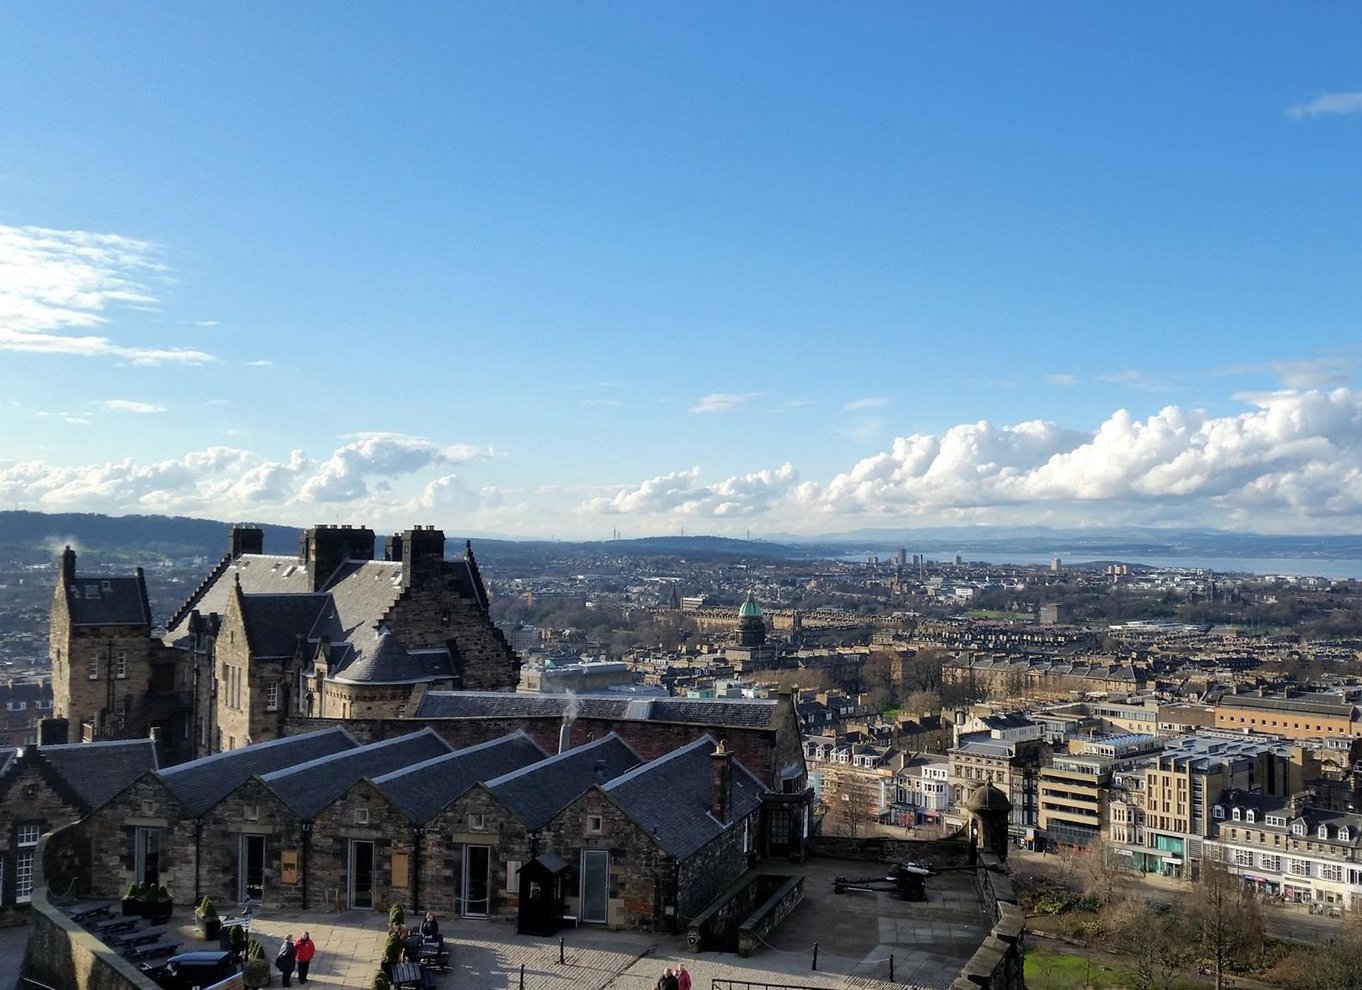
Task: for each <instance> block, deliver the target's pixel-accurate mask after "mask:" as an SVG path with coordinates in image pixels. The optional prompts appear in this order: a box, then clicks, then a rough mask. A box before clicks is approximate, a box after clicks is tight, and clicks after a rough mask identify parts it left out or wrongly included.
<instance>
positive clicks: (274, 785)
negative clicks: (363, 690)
mask: <svg viewBox="0 0 1362 990" xmlns="http://www.w3.org/2000/svg"><path fill="white" fill-rule="evenodd" d="M450 752H451V749H450V746H449V744H448V743H447V742H445V741H444V740H443V739H441V738H440V737H439V736H438V735H436V734H435V731H434V730H433V729H422V730H420V731H419V732H409V733H407V734H406V735H404V736H397V737H396V738H393V739H385V740H383V741H382V742H376V743H370V744H369V745H367V746H358V747H356V748H354V749H349V750H343V751H341V752H339V753H332V754H330V755H328V756H321V757H318V758H317V759H315V760H310V761H308V762H307V763H300V764H297V765H295V766H290V767H286V768H284V769H282V770H275V771H273V772H271V773H266V774H262V775H261V779H262V780H264V781H265V783H266V784H268V785H269V786H270V789H271V790H273V791H274V792H275V793H276V794H278V795H279V797H280V799H281V800H282V801H283V802H284V803H285V804H286V805H288V806H289V807H290V808H292V809H293V811H294V812H296V813H297V815H298V816H299V817H300V818H302V819H303V820H304V821H311V820H312V819H313V818H315V817H316V816H317V815H318V814H319V813H320V812H321V811H322V810H323V809H324V808H325V807H326V806H327V805H328V804H330V803H331V802H332V801H334V800H336V798H338V797H340V796H341V795H342V794H344V793H345V791H346V789H347V788H349V787H350V786H351V785H352V784H354V783H356V782H357V781H360V780H363V779H364V778H365V777H368V778H369V779H370V780H373V779H374V778H375V777H381V776H383V775H384V774H388V773H392V772H393V771H394V770H400V769H403V768H405V767H410V766H411V765H412V764H414V763H421V762H424V761H425V760H429V759H432V758H434V757H437V756H444V755H447V754H448V753H450Z"/></svg>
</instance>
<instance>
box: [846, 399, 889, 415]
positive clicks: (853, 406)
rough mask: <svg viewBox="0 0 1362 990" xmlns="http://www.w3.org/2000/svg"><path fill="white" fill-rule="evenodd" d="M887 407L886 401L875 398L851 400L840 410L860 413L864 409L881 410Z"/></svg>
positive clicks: (887, 402) (887, 401)
mask: <svg viewBox="0 0 1362 990" xmlns="http://www.w3.org/2000/svg"><path fill="white" fill-rule="evenodd" d="M887 405H889V400H888V399H877V398H865V399H852V400H851V401H850V402H848V403H847V404H846V405H844V406H843V407H842V409H843V410H844V411H846V412H861V411H862V410H865V409H883V408H884V407H885V406H887Z"/></svg>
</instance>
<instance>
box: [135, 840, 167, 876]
mask: <svg viewBox="0 0 1362 990" xmlns="http://www.w3.org/2000/svg"><path fill="white" fill-rule="evenodd" d="M135 858H136V863H135V866H134V869H135V871H136V877H137V881H138V882H139V883H144V884H147V883H151V884H159V883H160V882H161V830H160V829H159V828H142V827H140V826H139V827H138V829H137V848H136V857H135Z"/></svg>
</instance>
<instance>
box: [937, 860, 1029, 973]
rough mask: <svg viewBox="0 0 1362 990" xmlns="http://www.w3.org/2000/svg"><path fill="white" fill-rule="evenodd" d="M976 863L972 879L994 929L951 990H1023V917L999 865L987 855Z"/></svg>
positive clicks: (1007, 878) (1024, 948)
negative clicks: (976, 868) (976, 885)
mask: <svg viewBox="0 0 1362 990" xmlns="http://www.w3.org/2000/svg"><path fill="white" fill-rule="evenodd" d="M979 860H980V868H979V870H978V872H977V873H976V875H975V879H976V882H977V884H978V889H979V897H980V899H981V900H982V901H983V903H984V906H985V908H986V910H987V911H989V912H990V913H991V914H992V917H993V919H994V920H993V928H992V930H990V931H989V933H988V935H987V936H986V937H985V938H984V941H983V942H982V943H981V944H980V946H979V948H978V949H977V950H976V951H975V953H974V955H973V956H972V957H971V958H970V961H969V962H967V963H966V964H965V966H964V968H963V969H961V970H960V974H959V975H958V976H957V977H956V978H955V982H954V983H952V984H951V990H980V988H983V990H1025V988H1026V979H1025V974H1024V971H1023V970H1024V961H1025V955H1026V915H1025V913H1024V912H1023V911H1022V909H1021V907H1020V906H1018V904H1017V896H1016V893H1015V891H1014V890H1013V888H1012V880H1011V878H1009V877H1008V875H1007V874H1006V873H1005V872H1003V866H1002V863H1001V861H999V860H998V858H997V857H995V856H992V855H990V854H988V853H983V854H981V855H980V857H979Z"/></svg>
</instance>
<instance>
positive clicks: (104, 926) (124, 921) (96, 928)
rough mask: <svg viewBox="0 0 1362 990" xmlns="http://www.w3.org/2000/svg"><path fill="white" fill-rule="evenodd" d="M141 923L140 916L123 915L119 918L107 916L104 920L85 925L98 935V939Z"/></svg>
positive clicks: (127, 930)
mask: <svg viewBox="0 0 1362 990" xmlns="http://www.w3.org/2000/svg"><path fill="white" fill-rule="evenodd" d="M141 923H142V919H141V918H137V917H132V916H124V917H121V918H107V919H105V920H104V921H96V922H95V923H94V924H92V925H88V926H87V927H88V928H89V929H90V931H92V932H94V933H95V934H96V935H98V936H99V937H100V939H105V938H108V936H110V935H116V934H118V933H119V932H130V931H132V930H133V929H134V928H136V927H137V926H138V925H140V924H141Z"/></svg>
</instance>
